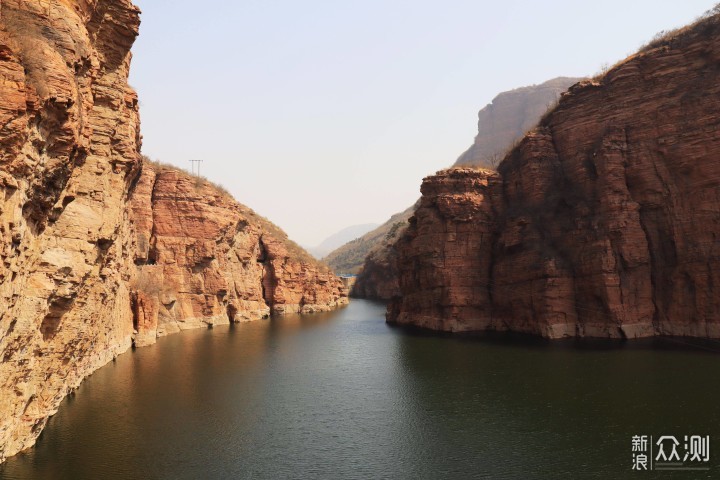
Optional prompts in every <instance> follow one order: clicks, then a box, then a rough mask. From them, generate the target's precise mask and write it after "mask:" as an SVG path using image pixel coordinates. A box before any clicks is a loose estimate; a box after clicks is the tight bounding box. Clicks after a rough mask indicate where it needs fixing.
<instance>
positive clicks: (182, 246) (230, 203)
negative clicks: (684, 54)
mask: <svg viewBox="0 0 720 480" xmlns="http://www.w3.org/2000/svg"><path fill="white" fill-rule="evenodd" d="M130 205H131V212H132V213H131V220H132V222H133V225H134V230H135V238H136V245H137V248H136V252H135V258H134V263H135V265H137V266H138V268H137V272H136V275H135V277H134V278H133V281H132V283H131V287H132V291H133V295H134V298H133V300H134V310H135V311H136V312H137V314H136V320H137V322H136V330H137V332H138V333H137V338H136V340H135V344H136V345H138V346H140V345H147V344H149V343H154V342H155V339H156V338H157V337H158V336H162V335H166V334H169V333H174V332H176V331H179V330H184V329H188V328H197V327H199V326H204V325H208V324H209V325H213V324H223V323H224V324H227V323H229V322H231V321H234V322H240V321H248V320H257V319H260V318H265V317H268V316H269V315H270V314H271V313H274V314H285V313H313V312H318V311H327V310H330V309H333V308H336V307H338V306H341V305H345V304H347V289H346V288H345V287H344V286H343V283H342V281H341V280H340V279H339V278H338V277H336V276H335V275H333V274H332V272H331V271H330V269H329V268H328V267H326V266H324V265H322V264H319V263H318V262H317V261H316V260H314V259H313V258H311V257H310V256H309V255H308V254H307V253H306V252H305V251H303V250H302V249H301V248H299V247H298V246H297V245H294V244H293V243H292V242H290V241H289V240H288V239H287V236H286V235H285V234H284V233H283V232H282V231H281V230H280V229H278V228H277V227H276V226H275V225H273V224H271V223H270V222H268V221H267V220H265V219H263V218H261V217H259V216H258V215H257V214H256V213H255V212H253V211H252V210H250V209H249V208H247V207H244V206H242V205H240V204H238V203H237V202H235V201H234V200H233V199H232V198H231V197H230V196H228V195H227V194H225V193H224V192H222V191H221V190H218V189H217V188H216V187H214V186H213V185H211V184H209V183H208V182H206V181H204V180H202V179H200V178H197V177H193V176H191V175H189V174H187V173H185V172H182V171H179V170H176V169H169V168H167V167H157V166H153V165H151V164H148V163H145V164H144V165H143V168H142V173H141V175H140V179H139V181H138V183H137V186H136V188H135V190H134V192H133V195H132V197H131V201H130Z"/></svg>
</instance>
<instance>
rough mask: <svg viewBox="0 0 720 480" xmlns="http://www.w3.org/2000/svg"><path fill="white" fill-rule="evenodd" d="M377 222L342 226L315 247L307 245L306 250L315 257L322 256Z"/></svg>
mask: <svg viewBox="0 0 720 480" xmlns="http://www.w3.org/2000/svg"><path fill="white" fill-rule="evenodd" d="M378 225H379V224H377V223H364V224H362V225H353V226H351V227H347V228H343V229H342V230H340V231H339V232H337V233H334V234H333V235H330V236H329V237H328V238H326V239H325V240H323V241H322V243H321V244H320V245H318V246H316V247H308V248H307V251H308V252H310V253H311V254H312V255H313V256H314V257H315V258H317V259H320V258H323V257H324V256H325V255H327V254H328V253H330V252H332V251H333V250H335V249H336V248H338V247H341V246H342V245H345V244H346V243H347V242H349V241H351V240H355V239H356V238H358V237H362V236H363V235H365V234H366V233H367V232H369V231H370V230H372V229H374V228H376V227H378Z"/></svg>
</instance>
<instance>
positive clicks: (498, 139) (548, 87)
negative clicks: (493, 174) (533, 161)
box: [325, 77, 580, 300]
mask: <svg viewBox="0 0 720 480" xmlns="http://www.w3.org/2000/svg"><path fill="white" fill-rule="evenodd" d="M579 80H580V79H579V78H568V77H558V78H554V79H552V80H548V81H547V82H545V83H542V84H540V85H532V86H529V87H522V88H518V89H515V90H511V91H508V92H503V93H501V94H499V95H498V96H496V97H495V98H494V99H493V101H492V103H491V104H490V105H487V106H486V107H485V108H483V109H482V110H480V113H479V114H478V134H477V136H476V137H475V142H474V143H473V145H472V146H471V147H470V148H469V149H468V150H467V151H466V152H465V153H463V154H462V155H461V156H460V158H459V159H458V160H457V161H456V162H455V165H465V166H479V167H486V168H491V169H494V168H496V167H497V164H498V163H499V161H500V160H501V159H502V157H503V155H504V154H505V152H507V151H508V150H509V149H510V148H511V147H512V145H513V144H514V143H515V142H518V141H519V140H520V139H521V138H522V137H523V135H524V134H525V132H527V131H528V130H530V129H531V128H533V127H534V126H535V125H537V123H538V121H539V120H540V117H541V116H542V115H543V114H544V113H545V112H547V111H548V109H549V108H551V107H552V106H553V105H555V103H557V100H558V98H559V97H560V94H561V93H562V92H564V91H565V90H567V88H568V87H570V86H571V85H572V84H574V83H577V82H578V81H579ZM418 204H419V202H418ZM418 204H416V205H414V206H413V207H411V208H409V209H407V210H405V211H404V212H402V213H399V214H397V215H393V217H392V218H391V219H390V220H388V221H387V222H386V223H384V224H383V225H381V226H380V227H379V228H377V229H375V230H374V231H372V232H370V233H368V234H367V235H365V236H363V237H361V238H359V239H357V240H355V241H353V242H350V243H348V244H346V245H344V246H343V247H341V248H339V249H337V250H335V251H334V252H332V253H331V254H330V255H328V256H327V257H326V259H325V260H326V261H327V262H328V264H329V265H330V266H331V267H333V268H334V269H335V270H336V271H343V272H344V271H347V272H350V273H358V277H357V282H356V283H355V286H354V287H353V289H352V292H351V295H352V296H354V297H359V298H374V299H382V300H389V299H391V298H393V297H396V296H398V295H400V286H399V284H398V272H397V268H396V265H397V251H396V249H395V242H396V240H397V239H398V238H399V237H400V235H402V234H403V233H404V232H405V229H406V228H407V225H408V223H407V222H408V220H409V219H410V217H412V215H413V214H414V213H415V208H416V207H417V205H418Z"/></svg>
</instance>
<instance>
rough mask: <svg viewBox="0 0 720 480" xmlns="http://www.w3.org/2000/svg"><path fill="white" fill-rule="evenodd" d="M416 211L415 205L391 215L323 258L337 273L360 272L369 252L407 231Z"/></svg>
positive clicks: (387, 243)
mask: <svg viewBox="0 0 720 480" xmlns="http://www.w3.org/2000/svg"><path fill="white" fill-rule="evenodd" d="M413 213H415V205H413V206H412V207H410V208H408V209H407V210H405V211H404V212H402V213H397V214H395V215H393V216H392V217H390V220H388V221H387V222H385V223H383V224H382V225H380V226H378V227H377V228H375V229H374V230H372V231H370V232H368V233H366V234H365V235H363V236H362V237H359V238H355V239H353V240H352V241H350V242H348V243H346V244H344V245H342V246H341V247H340V248H337V249H336V250H334V251H332V252H331V253H330V254H329V255H328V256H326V257H325V258H323V260H324V261H325V263H327V264H328V265H330V267H331V268H332V269H333V270H334V271H335V272H336V273H358V272H360V269H361V268H362V266H363V263H364V262H365V258H366V257H367V256H368V254H369V253H370V252H371V251H373V250H377V249H380V248H383V247H385V246H386V245H389V244H390V243H391V242H390V241H391V240H394V239H395V238H397V236H398V234H399V233H401V232H403V231H405V228H406V227H407V224H408V219H409V218H410V217H412V215H413Z"/></svg>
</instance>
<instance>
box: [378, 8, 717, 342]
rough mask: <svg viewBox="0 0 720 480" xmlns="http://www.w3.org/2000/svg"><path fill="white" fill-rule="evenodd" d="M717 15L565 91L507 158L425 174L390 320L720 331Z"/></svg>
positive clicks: (615, 331) (588, 331)
mask: <svg viewBox="0 0 720 480" xmlns="http://www.w3.org/2000/svg"><path fill="white" fill-rule="evenodd" d="M718 64H720V18H718V17H717V16H715V17H710V18H707V19H704V20H703V21H701V22H699V23H698V24H696V25H694V26H692V28H686V29H683V30H682V31H680V32H674V33H673V34H671V35H669V36H668V37H666V38H664V39H662V40H660V41H658V42H656V43H655V44H654V45H651V47H650V48H648V49H646V50H644V51H642V52H640V53H638V54H636V55H634V56H632V57H630V58H628V59H627V60H626V61H624V62H622V63H621V64H619V65H618V66H616V67H615V68H613V69H612V70H610V71H609V72H608V73H607V74H606V75H605V76H603V77H602V78H598V79H595V80H592V81H585V82H582V83H581V84H579V85H576V86H574V87H573V88H571V89H570V90H569V92H568V93H566V94H564V95H563V96H562V98H561V100H560V103H559V105H558V107H557V108H555V109H554V110H553V111H552V112H551V113H550V114H548V115H547V116H546V117H545V118H544V119H543V120H542V121H541V124H540V126H539V127H538V128H537V129H535V130H534V131H533V132H531V133H530V134H528V135H527V136H526V137H525V138H524V139H523V140H522V142H521V143H520V145H518V146H517V147H516V148H514V149H513V150H512V151H511V152H510V153H509V155H508V156H507V157H506V158H505V160H504V161H503V163H502V164H501V165H500V167H499V171H498V172H497V173H496V172H492V171H487V170H471V169H458V170H448V171H443V172H439V173H438V174H437V175H436V176H434V177H428V178H426V179H425V180H424V182H423V186H422V193H423V198H422V203H421V206H420V208H419V209H418V211H417V213H416V215H415V217H414V218H413V219H412V221H411V226H410V227H409V228H408V230H407V232H406V234H405V235H404V236H403V238H402V239H401V240H400V241H399V243H398V245H397V249H398V253H399V261H398V265H399V269H400V287H401V290H402V295H403V297H402V298H397V299H395V300H394V301H393V303H392V305H391V306H390V307H389V312H388V321H390V322H396V323H399V324H412V325H419V326H422V327H427V328H431V329H437V330H448V331H477V330H513V331H519V332H526V333H532V334H537V335H543V336H546V337H550V338H557V337H563V336H594V337H623V338H624V337H643V336H652V335H687V336H696V337H713V338H717V337H720V290H719V289H718V288H717V285H720V283H718V282H720V277H718V272H719V271H720V256H719V255H720V254H719V251H718V248H717V238H720V160H719V159H720V113H719V112H720V96H719V95H718V93H720V70H719V69H718V68H717V65H718Z"/></svg>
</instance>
